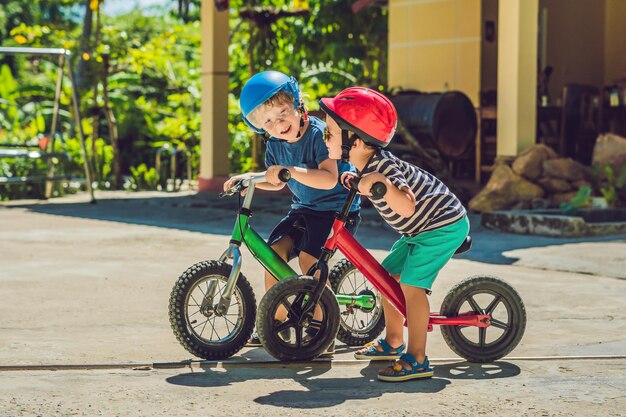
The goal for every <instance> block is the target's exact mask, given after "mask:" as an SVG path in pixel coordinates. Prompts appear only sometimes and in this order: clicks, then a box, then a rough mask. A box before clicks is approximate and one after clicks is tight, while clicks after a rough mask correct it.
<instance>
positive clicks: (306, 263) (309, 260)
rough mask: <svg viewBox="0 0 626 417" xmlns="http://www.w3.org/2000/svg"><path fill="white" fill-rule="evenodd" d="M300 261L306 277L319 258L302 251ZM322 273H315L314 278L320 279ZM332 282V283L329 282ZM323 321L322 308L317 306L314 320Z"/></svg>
mask: <svg viewBox="0 0 626 417" xmlns="http://www.w3.org/2000/svg"><path fill="white" fill-rule="evenodd" d="M298 261H299V262H300V270H301V271H302V275H305V274H306V273H307V272H308V271H309V269H311V267H312V266H313V265H314V264H315V263H316V262H317V258H315V257H313V256H312V255H310V254H308V253H306V252H303V251H300V256H299V257H298ZM319 276H320V272H319V271H317V272H315V275H314V277H315V278H319ZM329 282H330V281H329ZM321 319H322V309H321V308H320V306H319V305H318V306H315V312H314V313H313V320H318V321H319V320H321Z"/></svg>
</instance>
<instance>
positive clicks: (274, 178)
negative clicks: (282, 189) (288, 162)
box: [265, 165, 289, 185]
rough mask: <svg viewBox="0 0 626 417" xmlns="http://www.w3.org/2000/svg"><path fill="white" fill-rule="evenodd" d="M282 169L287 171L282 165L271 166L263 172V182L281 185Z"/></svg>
mask: <svg viewBox="0 0 626 417" xmlns="http://www.w3.org/2000/svg"><path fill="white" fill-rule="evenodd" d="M283 169H286V170H289V168H287V167H284V166H282V165H272V166H271V167H269V168H268V169H267V171H265V180H266V181H267V182H268V183H270V184H272V185H282V184H283V180H281V179H280V172H281V171H282V170H283Z"/></svg>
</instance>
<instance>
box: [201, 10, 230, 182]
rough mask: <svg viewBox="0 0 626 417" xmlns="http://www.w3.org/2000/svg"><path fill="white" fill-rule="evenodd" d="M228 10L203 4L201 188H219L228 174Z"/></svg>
mask: <svg viewBox="0 0 626 417" xmlns="http://www.w3.org/2000/svg"><path fill="white" fill-rule="evenodd" d="M228 32H229V30H228V10H225V11H222V12H218V11H217V10H216V9H215V6H214V5H213V2H203V4H202V30H201V33H202V44H201V45H202V46H201V59H202V74H201V77H200V79H201V82H202V85H201V88H202V100H201V117H202V119H201V120H202V123H201V128H200V152H201V157H200V175H199V176H198V185H199V189H200V191H207V190H210V189H221V184H222V183H223V181H224V179H225V178H226V176H227V175H228V169H229V165H230V164H229V160H228V149H229V143H228V137H229V135H228V42H229V40H228Z"/></svg>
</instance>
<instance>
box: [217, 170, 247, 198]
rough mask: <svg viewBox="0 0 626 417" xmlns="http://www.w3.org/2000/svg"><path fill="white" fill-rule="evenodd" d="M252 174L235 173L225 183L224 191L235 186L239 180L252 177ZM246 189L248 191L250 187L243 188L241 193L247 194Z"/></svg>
mask: <svg viewBox="0 0 626 417" xmlns="http://www.w3.org/2000/svg"><path fill="white" fill-rule="evenodd" d="M250 177H251V176H250V174H239V175H235V176H233V177H230V178H229V179H228V180H227V181H226V182H225V183H224V186H223V188H224V191H227V190H229V189H231V188H233V187H234V186H235V185H236V184H237V182H239V181H243V180H245V179H248V178H250ZM246 191H248V188H244V189H243V190H241V195H246Z"/></svg>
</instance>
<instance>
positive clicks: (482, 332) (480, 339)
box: [478, 327, 487, 348]
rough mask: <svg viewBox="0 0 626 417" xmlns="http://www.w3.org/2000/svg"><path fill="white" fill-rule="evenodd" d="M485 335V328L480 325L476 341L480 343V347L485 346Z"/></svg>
mask: <svg viewBox="0 0 626 417" xmlns="http://www.w3.org/2000/svg"><path fill="white" fill-rule="evenodd" d="M486 336H487V328H486V327H480V328H479V329H478V343H479V345H480V347H481V348H482V347H485V339H486Z"/></svg>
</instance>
